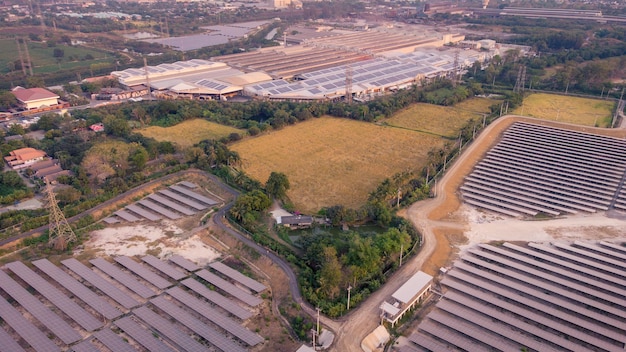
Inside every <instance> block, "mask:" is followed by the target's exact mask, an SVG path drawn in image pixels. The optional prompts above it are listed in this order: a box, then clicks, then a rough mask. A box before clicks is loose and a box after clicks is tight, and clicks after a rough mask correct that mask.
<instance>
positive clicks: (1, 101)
mask: <svg viewBox="0 0 626 352" xmlns="http://www.w3.org/2000/svg"><path fill="white" fill-rule="evenodd" d="M16 106H17V98H16V97H15V95H13V93H11V92H8V91H3V92H0V110H8V109H10V108H13V107H16Z"/></svg>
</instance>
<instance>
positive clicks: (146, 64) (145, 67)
mask: <svg viewBox="0 0 626 352" xmlns="http://www.w3.org/2000/svg"><path fill="white" fill-rule="evenodd" d="M143 69H144V70H145V71H146V85H147V86H148V97H149V99H150V100H152V89H150V74H149V72H148V60H146V58H145V57H144V58H143Z"/></svg>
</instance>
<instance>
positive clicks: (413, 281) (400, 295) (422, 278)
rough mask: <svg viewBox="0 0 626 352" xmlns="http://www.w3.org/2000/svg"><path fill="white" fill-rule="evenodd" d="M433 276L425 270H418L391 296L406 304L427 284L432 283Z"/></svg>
mask: <svg viewBox="0 0 626 352" xmlns="http://www.w3.org/2000/svg"><path fill="white" fill-rule="evenodd" d="M432 280H433V277H432V276H430V275H428V274H426V273H425V272H423V271H418V272H417V273H415V275H413V276H412V277H411V278H410V279H409V280H408V281H407V282H405V283H404V285H402V286H400V288H399V289H398V290H397V291H396V292H394V293H393V295H391V297H393V298H395V299H397V300H398V301H400V302H402V303H404V304H406V303H409V302H410V301H411V299H412V298H413V297H415V295H417V294H418V293H420V292H421V291H422V290H423V289H424V288H425V287H426V286H428V285H430V283H431V281H432Z"/></svg>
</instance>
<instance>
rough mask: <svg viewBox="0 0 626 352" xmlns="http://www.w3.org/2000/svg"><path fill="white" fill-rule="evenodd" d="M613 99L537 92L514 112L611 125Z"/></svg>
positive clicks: (596, 125)
mask: <svg viewBox="0 0 626 352" xmlns="http://www.w3.org/2000/svg"><path fill="white" fill-rule="evenodd" d="M614 105H615V104H614V103H613V102H611V101H606V100H600V99H590V98H579V97H570V96H564V95H555V94H544V93H537V94H531V95H529V96H527V97H526V98H525V99H524V103H523V104H522V106H520V107H518V108H517V109H515V111H513V112H512V113H513V114H515V115H523V116H531V117H535V118H538V119H544V120H552V121H558V122H567V123H573V124H577V125H582V126H595V127H609V125H610V123H611V115H612V113H613V109H614Z"/></svg>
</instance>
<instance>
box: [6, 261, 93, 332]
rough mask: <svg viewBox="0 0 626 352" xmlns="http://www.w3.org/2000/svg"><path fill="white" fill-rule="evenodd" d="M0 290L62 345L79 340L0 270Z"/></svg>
mask: <svg viewBox="0 0 626 352" xmlns="http://www.w3.org/2000/svg"><path fill="white" fill-rule="evenodd" d="M0 288H1V289H2V290H4V292H6V293H7V294H8V295H9V296H11V297H13V299H14V300H16V301H17V302H18V303H19V304H20V305H21V306H22V307H24V309H26V310H27V311H28V312H29V313H30V314H31V315H32V316H33V317H35V319H37V320H39V322H40V323H41V324H43V325H44V326H45V327H46V328H48V330H50V331H51V332H52V333H53V334H54V335H56V336H58V337H59V338H60V339H61V341H63V343H66V344H70V343H73V342H76V341H78V340H80V339H81V336H80V334H79V333H78V332H76V331H75V330H74V329H72V327H71V326H70V325H69V324H68V323H67V322H66V321H65V320H63V319H62V318H61V317H59V316H58V315H56V314H54V313H53V312H52V311H51V310H50V309H49V308H48V307H46V306H45V305H44V304H43V303H41V302H40V301H39V300H38V299H37V298H35V297H34V296H33V295H31V294H30V293H29V292H28V291H26V289H25V288H23V287H22V286H21V285H20V284H18V283H17V282H15V281H14V280H13V279H12V278H11V277H10V276H9V275H8V274H7V273H5V272H4V271H1V270H0ZM22 337H23V336H22Z"/></svg>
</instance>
